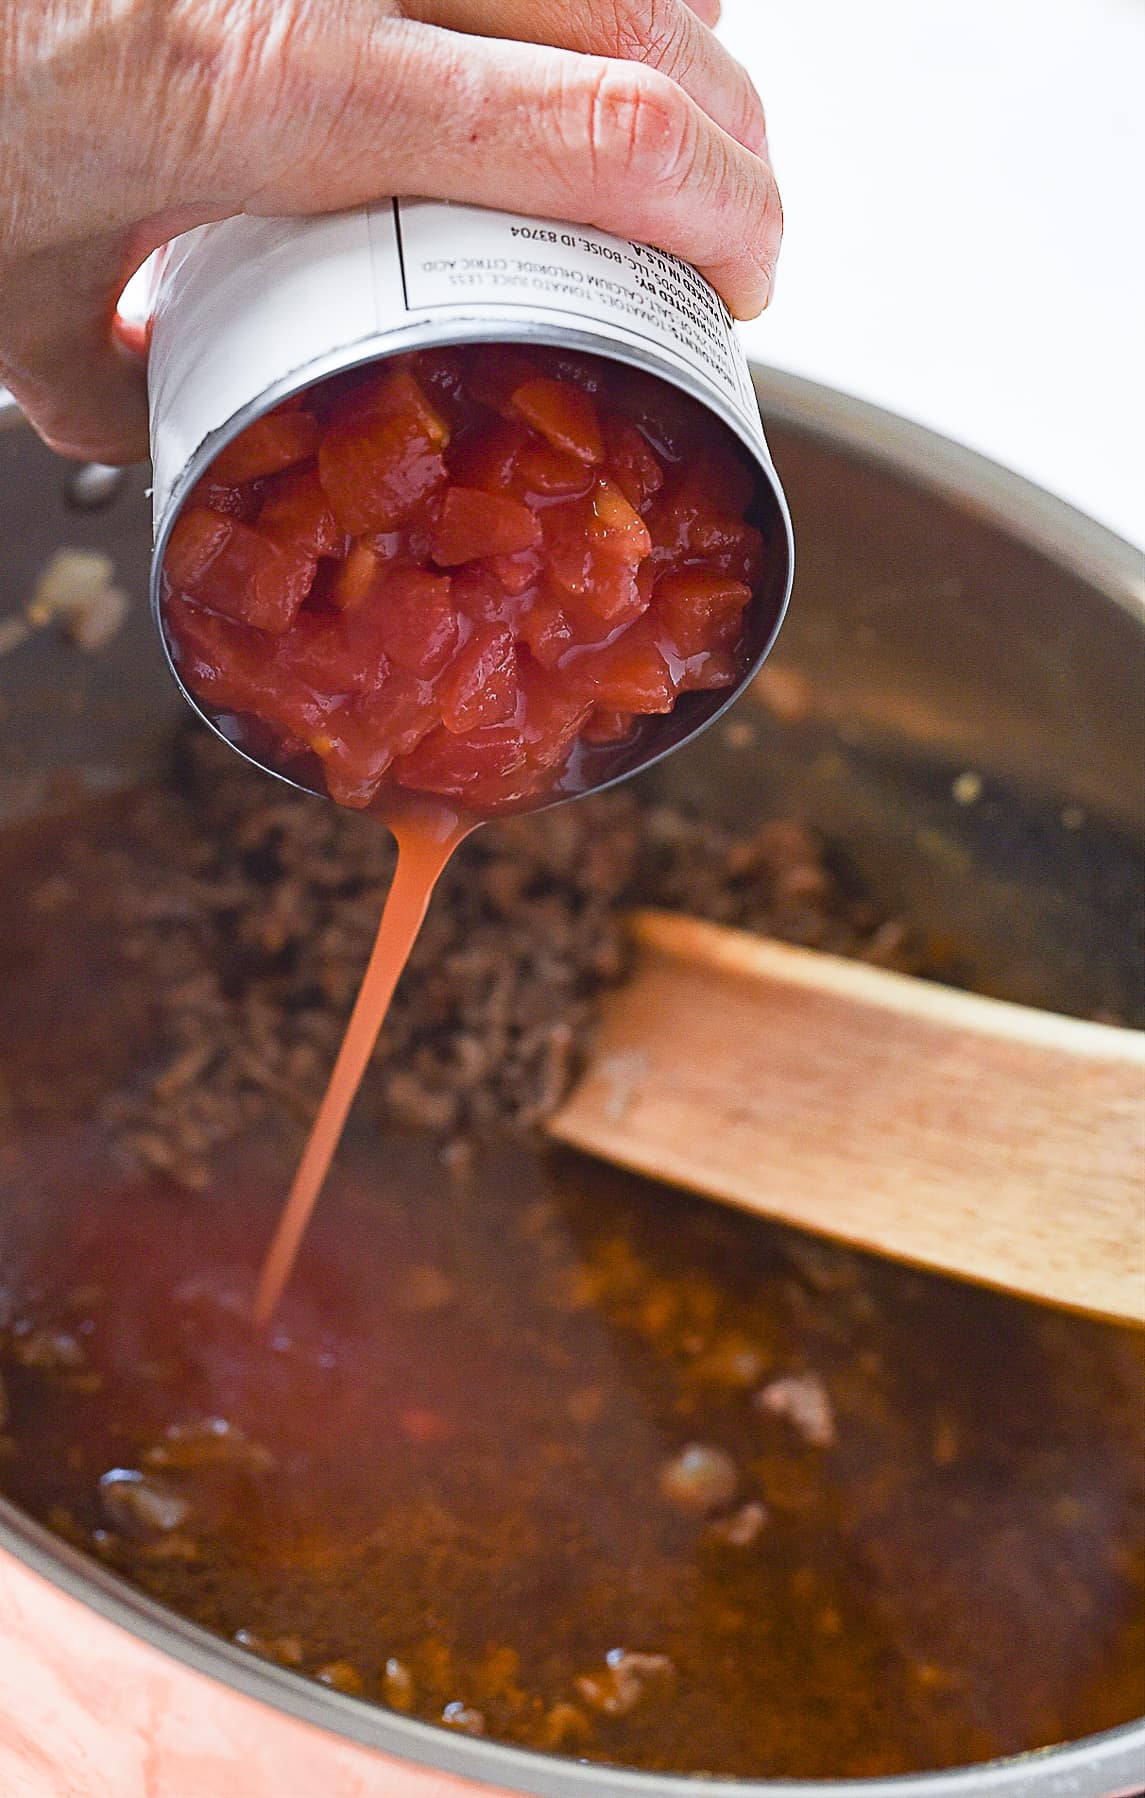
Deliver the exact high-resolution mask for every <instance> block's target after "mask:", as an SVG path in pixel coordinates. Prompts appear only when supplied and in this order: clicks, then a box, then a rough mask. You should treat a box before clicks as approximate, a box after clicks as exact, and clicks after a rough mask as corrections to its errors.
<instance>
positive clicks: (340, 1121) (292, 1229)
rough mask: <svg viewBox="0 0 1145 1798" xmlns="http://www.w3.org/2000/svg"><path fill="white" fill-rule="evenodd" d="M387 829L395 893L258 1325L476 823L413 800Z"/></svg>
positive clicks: (286, 1211) (262, 1281)
mask: <svg viewBox="0 0 1145 1798" xmlns="http://www.w3.org/2000/svg"><path fill="white" fill-rule="evenodd" d="M385 822H386V824H388V826H389V828H390V829H391V830H392V831H393V833H394V836H395V837H396V838H397V844H398V865H397V869H396V871H395V873H394V880H393V885H392V886H391V888H390V891H389V894H388V896H387V898H386V903H385V909H384V910H383V912H382V917H381V923H380V924H379V925H378V934H377V937H376V938H375V941H374V947H373V950H372V951H371V954H370V960H369V963H368V965H367V968H366V972H365V975H364V977H363V980H362V985H361V989H360V991H359V993H358V997H357V999H356V1000H355V1002H354V1009H353V1011H352V1012H351V1014H350V1022H349V1023H348V1025H347V1026H346V1034H345V1036H344V1037H343V1039H342V1046H341V1048H340V1049H339V1051H338V1058H337V1060H336V1061H335V1063H334V1070H333V1072H332V1074H331V1075H330V1081H329V1084H328V1086H327V1088H326V1091H325V1093H324V1094H323V1097H322V1103H321V1105H320V1106H319V1107H318V1113H317V1116H316V1117H315V1119H314V1123H313V1124H312V1126H311V1129H310V1135H309V1137H308V1138H307V1142H306V1147H305V1149H304V1150H303V1152H302V1160H301V1161H300V1162H299V1164H298V1171H297V1173H296V1174H295V1176H294V1181H293V1184H292V1185H291V1188H290V1192H289V1194H288V1195H287V1199H286V1204H285V1205H284V1206H283V1210H282V1215H281V1217H280V1218H279V1221H278V1228H277V1229H276V1231H275V1233H274V1237H273V1239H272V1241H271V1244H270V1247H269V1249H268V1250H267V1254H266V1259H265V1261H264V1262H263V1264H262V1270H261V1273H260V1274H259V1281H258V1289H257V1291H256V1294H255V1301H254V1317H255V1322H256V1323H258V1324H267V1323H269V1321H270V1319H271V1317H272V1316H273V1315H274V1312H275V1309H276V1307H277V1305H278V1302H279V1300H280V1299H281V1297H282V1294H283V1291H284V1289H285V1286H286V1283H287V1281H288V1280H289V1278H290V1275H291V1270H292V1269H293V1267H294V1263H295V1260H296V1258H297V1255H298V1250H299V1246H300V1244H301V1242H302V1238H303V1236H304V1235H305V1233H306V1226H307V1224H308V1223H309V1222H310V1219H311V1216H312V1215H313V1211H314V1207H315V1205H316V1204H317V1202H318V1197H319V1194H320V1193H321V1191H322V1186H323V1183H324V1181H325V1179H326V1176H327V1174H328V1173H329V1171H330V1163H331V1162H332V1161H333V1159H334V1156H335V1154H336V1153H337V1150H338V1143H339V1141H340V1139H341V1136H342V1131H343V1128H344V1127H345V1123H346V1119H347V1117H348V1115H349V1112H350V1107H351V1105H352V1104H353V1103H354V1095H355V1094H356V1093H357V1090H358V1088H359V1086H360V1085H361V1083H362V1076H363V1074H364V1073H365V1071H366V1066H367V1064H368V1062H369V1059H370V1056H371V1055H372V1054H373V1052H374V1045H375V1043H376V1042H377V1040H378V1034H379V1032H380V1030H381V1028H382V1025H383V1024H384V1023H385V1020H386V1013H387V1011H388V1010H389V1008H390V1000H391V999H392V998H393V995H394V988H395V987H396V986H397V984H398V981H399V980H400V979H401V975H402V970H403V969H404V967H405V965H406V962H407V961H408V960H409V957H410V951H411V950H412V949H413V946H414V943H415V942H416V941H417V934H418V931H419V930H420V929H421V925H422V920H423V918H424V917H425V914H426V909H427V907H428V905H429V901H430V898H431V896H432V893H433V889H434V887H435V886H436V885H437V882H438V880H439V878H440V876H441V873H442V870H443V869H444V867H445V865H446V863H447V862H448V860H449V858H450V856H451V855H452V854H453V851H454V850H455V849H456V848H457V846H458V844H459V843H461V842H462V841H463V840H464V839H465V838H466V837H467V836H468V835H469V833H470V831H471V830H474V829H475V828H476V825H477V820H476V819H474V818H472V817H463V816H462V815H461V814H460V813H459V812H457V811H455V810H454V809H453V808H451V807H449V806H447V805H445V804H444V803H440V802H434V801H431V800H415V799H413V798H412V797H411V799H410V800H409V801H408V802H407V803H405V804H403V805H402V806H401V808H400V809H395V810H394V811H393V812H391V813H390V814H389V815H387V817H386V818H385Z"/></svg>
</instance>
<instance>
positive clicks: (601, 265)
mask: <svg viewBox="0 0 1145 1798" xmlns="http://www.w3.org/2000/svg"><path fill="white" fill-rule="evenodd" d="M466 337H470V338H472V339H480V338H501V339H508V340H512V339H518V340H521V341H528V340H529V339H530V338H538V337H543V338H546V339H547V340H548V341H557V342H565V343H568V344H570V345H571V344H574V343H575V344H577V345H578V346H579V347H582V348H588V349H592V348H596V349H599V350H601V351H602V352H604V353H608V351H609V350H610V348H611V349H613V351H614V352H615V353H617V354H619V355H620V356H621V358H622V359H624V360H627V361H632V362H636V363H637V364H640V365H642V366H644V367H647V368H650V369H651V370H652V371H653V372H655V373H659V374H661V375H663V376H665V377H666V378H668V379H669V380H672V379H675V381H676V382H677V384H678V385H680V386H683V387H684V388H685V389H686V390H688V391H690V392H691V393H693V394H694V395H695V396H696V397H697V398H699V399H701V400H704V401H705V402H706V403H707V404H708V405H710V406H711V407H712V409H713V410H714V411H716V412H717V413H718V414H720V416H722V417H723V418H725V419H726V420H727V422H728V423H729V424H731V425H732V426H733V427H734V428H735V429H736V431H737V433H738V434H739V435H740V436H741V437H742V438H743V439H744V440H745V442H746V443H747V444H748V445H749V446H750V447H751V449H752V450H753V452H754V454H755V456H756V458H757V460H758V461H759V462H760V463H762V465H763V467H764V468H765V469H766V470H767V472H768V475H769V477H770V479H771V480H772V482H773V483H774V473H773V471H772V470H771V466H770V460H769V458H768V454H767V447H766V444H765V442H764V437H763V429H762V426H761V424H760V418H759V409H758V406H757V404H756V400H755V394H754V392H753V389H752V384H751V377H750V374H749V372H748V366H747V360H746V358H745V356H744V353H743V349H742V347H741V345H740V342H739V339H738V337H737V336H736V332H735V328H734V325H733V323H732V319H731V315H730V313H729V312H728V310H727V308H726V306H725V305H724V303H723V301H722V300H721V299H720V298H719V296H718V294H716V292H715V291H714V289H713V288H712V287H710V286H709V284H708V283H707V282H706V281H705V280H704V278H703V277H702V276H701V275H699V274H697V272H696V271H695V270H694V269H692V268H690V267H689V266H688V265H687V264H686V263H683V262H681V261H679V260H678V259H677V258H676V257H674V256H669V255H666V254H664V253H663V252H662V251H659V250H653V249H649V248H648V247H647V246H646V245H644V244H636V243H630V242H627V241H625V240H624V239H621V238H616V237H612V236H610V235H609V234H608V233H607V232H604V231H597V230H594V229H591V228H588V227H584V226H569V225H563V224H560V223H555V222H550V221H546V220H539V219H535V218H528V217H525V216H523V215H520V214H515V213H503V212H491V211H487V210H486V209H484V208H482V207H473V206H461V205H456V204H452V203H449V202H444V201H436V200H394V201H389V200H387V201H385V202H382V203H378V204H376V205H372V206H366V207H362V208H360V209H358V210H356V211H354V212H347V213H338V214H334V215H332V216H327V217H319V218H308V219H259V218H249V217H241V218H232V219H227V220H224V221H223V222H221V223H219V224H214V225H204V226H201V227H200V228H199V229H198V230H195V231H190V232H188V233H187V234H186V235H185V236H183V237H180V238H178V239H176V240H175V242H174V243H172V244H170V245H169V246H168V247H167V249H166V250H165V251H163V252H162V253H161V255H160V257H159V258H158V259H157V263H156V273H155V278H154V281H153V305H152V334H151V352H150V359H149V368H148V381H149V387H150V397H151V432H152V459H153V464H154V515H155V527H156V536H157V537H158V536H159V535H160V534H161V531H162V527H163V523H164V521H165V519H166V517H167V513H168V510H169V507H170V505H171V502H172V500H173V499H174V500H176V501H178V500H181V498H182V488H183V486H184V485H185V480H184V477H185V476H187V475H188V474H189V472H190V464H191V461H192V458H194V457H195V456H196V453H197V452H198V451H200V449H202V448H203V446H204V445H206V444H208V440H209V439H211V438H212V437H213V436H214V435H215V434H216V433H222V432H223V431H224V428H225V427H230V428H231V429H234V428H236V427H237V423H245V422H247V420H248V419H249V418H250V417H252V416H254V415H255V413H256V412H257V411H258V410H261V409H262V407H263V406H265V405H268V404H272V403H274V401H275V400H276V399H278V398H280V397H282V396H283V394H284V393H286V392H287V391H289V390H290V389H291V387H292V386H299V385H304V384H306V383H307V382H309V381H311V380H318V379H320V378H321V377H323V376H325V375H328V374H332V373H334V372H336V371H337V370H338V369H339V368H344V367H348V366H350V365H351V364H352V363H354V362H355V361H360V360H365V359H368V358H369V357H371V356H380V355H385V354H386V353H388V352H396V351H399V350H409V349H417V348H420V347H424V346H425V345H427V344H430V343H434V342H442V341H463V340H465V339H466ZM222 441H223V439H222V437H220V438H219V442H220V443H221V442H222ZM211 447H212V449H213V447H214V446H211ZM200 460H201V459H200ZM196 472H197V470H196Z"/></svg>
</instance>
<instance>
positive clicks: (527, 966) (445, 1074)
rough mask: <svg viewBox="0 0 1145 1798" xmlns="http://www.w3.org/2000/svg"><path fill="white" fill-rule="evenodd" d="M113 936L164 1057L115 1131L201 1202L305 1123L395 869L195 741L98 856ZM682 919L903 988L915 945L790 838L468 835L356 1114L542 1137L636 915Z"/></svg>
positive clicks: (590, 812) (383, 849)
mask: <svg viewBox="0 0 1145 1798" xmlns="http://www.w3.org/2000/svg"><path fill="white" fill-rule="evenodd" d="M104 853H105V854H106V856H107V859H108V862H109V864H111V865H109V867H108V869H107V871H106V872H107V879H106V882H105V890H106V891H107V892H108V893H109V895H110V899H109V904H110V906H111V909H112V917H111V919H110V923H111V925H112V927H113V929H114V930H115V932H116V934H117V936H118V938H119V940H120V943H121V946H122V952H123V954H124V955H125V956H126V957H128V958H129V960H130V961H131V962H132V963H133V964H134V965H135V968H136V970H137V972H138V974H139V975H140V977H141V978H142V980H143V981H144V982H145V984H146V987H147V989H148V991H149V993H150V996H151V1001H152V1003H153V1005H154V1007H155V1008H156V1010H157V1013H158V1019H159V1023H160V1028H161V1036H162V1040H163V1041H164V1043H165V1045H166V1052H165V1054H164V1057H163V1059H162V1062H161V1065H159V1066H158V1067H156V1068H154V1069H153V1070H151V1071H150V1072H149V1074H148V1077H147V1079H146V1082H145V1083H143V1084H140V1083H138V1081H137V1082H136V1083H134V1084H133V1085H132V1086H131V1087H130V1088H129V1089H128V1090H126V1091H120V1092H117V1093H116V1094H115V1095H114V1097H113V1098H112V1099H111V1100H110V1102H109V1103H108V1105H107V1107H106V1117H107V1119H108V1120H109V1121H110V1122H112V1123H113V1124H114V1126H115V1129H116V1132H117V1135H118V1138H119V1140H120V1142H121V1144H122V1146H123V1149H124V1152H125V1154H126V1155H127V1156H129V1157H130V1158H132V1159H134V1160H135V1161H136V1162H142V1163H144V1164H147V1165H150V1166H154V1167H162V1168H166V1169H168V1170H169V1171H171V1172H172V1173H173V1174H175V1175H176V1177H178V1178H179V1179H181V1180H182V1181H184V1182H185V1183H187V1184H188V1185H191V1186H201V1185H204V1184H206V1179H207V1171H206V1170H207V1160H208V1157H209V1155H210V1153H211V1151H212V1150H213V1149H215V1148H217V1147H218V1146H219V1145H220V1144H222V1143H224V1142H226V1141H227V1140H229V1139H230V1138H232V1137H233V1136H234V1135H236V1134H237V1133H238V1132H239V1131H240V1130H243V1129H245V1128H247V1127H249V1126H250V1125H252V1124H254V1123H257V1122H258V1121H259V1119H260V1118H261V1117H263V1116H264V1115H265V1114H266V1112H267V1110H268V1109H269V1108H277V1109H281V1108H286V1109H288V1110H289V1111H291V1112H293V1113H294V1114H295V1115H296V1116H297V1118H298V1120H299V1122H300V1123H302V1124H305V1123H307V1122H308V1121H309V1119H310V1117H311V1115H312V1114H313V1111H314V1108H315V1107H316V1105H317V1103H318V1100H319V1098H320V1096H321V1093H322V1090H323V1086H324V1083H325V1080H326V1076H327V1074H328V1072H329V1069H330V1066H331V1063H332V1061H333V1058H334V1055H335V1052H336V1050H337V1047H338V1043H339V1040H340V1038H341V1034H342V1030H343V1027H344V1025H345V1021H346V1018H347V1015H348V1013H349V1009H350V1006H351V1004H352V1002H353V999H354V996H355V993H356V991H357V987H358V982H359V979H360V977H361V973H362V970H363V968H364V966H365V962H366V957H367V955H368V953H369V949H370V946H371V944H372V941H373V937H374V932H375V930H376V927H377V921H378V916H379V913H380V911H381V907H382V903H383V900H384V897H385V893H386V890H387V888H388V885H389V882H390V879H391V876H392V873H393V867H394V857H395V851H394V846H393V842H392V839H391V838H390V836H389V834H388V833H387V832H386V831H384V830H382V829H380V828H379V826H378V825H377V823H376V822H375V821H373V820H372V819H369V818H364V817H361V816H356V815H354V814H352V813H350V812H347V811H343V810H340V809H338V808H337V807H335V806H333V805H331V804H329V802H328V801H324V800H318V799H313V798H309V797H307V796H305V795H303V794H300V793H294V792H291V791H290V790H288V789H286V788H284V787H282V786H280V785H278V784H277V783H274V782H271V781H268V780H267V778H266V776H265V775H262V774H260V773H258V772H257V771H255V770H253V769H251V768H250V767H248V766H247V765H246V764H244V763H243V762H242V761H241V760H239V759H238V758H237V757H236V756H234V755H233V754H232V753H231V752H230V751H229V750H228V749H226V748H225V747H223V746H222V745H220V744H219V743H218V742H216V741H215V740H214V739H213V738H211V737H209V736H208V735H206V734H205V733H203V732H201V731H193V732H189V733H188V734H187V736H186V737H185V738H184V739H183V740H182V742H181V744H180V747H179V753H178V766H177V778H176V779H175V780H174V781H173V782H172V783H170V784H169V785H168V786H166V787H164V788H156V789H151V790H148V791H146V792H141V793H140V794H139V796H138V797H137V799H136V800H135V801H134V802H133V814H132V817H131V821H130V830H129V831H128V832H126V833H125V834H124V836H123V838H122V840H121V842H120V844H118V845H117V846H116V847H115V848H114V849H110V848H109V849H107V850H106V851H105V852H104ZM639 904H651V905H660V906H667V907H672V908H676V909H680V910H684V911H688V912H691V913H692V914H694V915H696V916H700V917H708V918H714V919H717V920H719V921H720V922H723V923H728V924H734V925H739V926H742V927H744V928H747V929H750V930H755V931H761V932H766V933H769V934H773V935H775V936H778V937H781V938H784V939H785V940H787V941H790V942H797V943H804V944H809V945H812V946H814V947H818V948H824V949H830V950H833V951H835V952H837V953H840V954H844V955H858V956H866V957H867V958H869V959H872V960H879V961H882V962H883V963H888V962H889V963H893V965H896V966H899V967H908V966H911V965H913V962H912V954H911V946H910V943H909V941H908V939H907V937H906V933H905V932H904V931H903V930H902V929H901V928H899V927H898V926H894V925H891V926H888V925H887V923H886V922H885V921H884V920H882V919H880V918H879V917H877V916H876V915H875V914H874V913H873V911H872V910H871V908H870V907H869V906H868V905H866V904H865V903H863V902H862V901H856V900H854V899H853V898H851V897H848V896H847V895H845V894H844V892H843V891H842V890H841V888H840V886H839V884H838V882H837V881H836V879H835V878H834V876H833V875H832V873H831V871H830V869H829V867H828V865H827V863H826V861H825V860H824V850H823V845H822V844H821V843H820V842H819V841H818V840H817V839H816V838H814V837H813V836H811V835H810V834H809V833H808V832H807V831H806V830H804V829H803V828H802V827H801V826H800V825H798V824H795V823H792V822H788V821H776V822H773V823H769V824H766V825H765V826H764V827H763V828H762V829H761V830H758V831H756V832H755V833H754V834H752V835H750V836H747V837H741V836H736V835H734V834H733V833H731V832H729V831H727V830H725V829H722V828H720V827H718V826H715V825H712V824H710V823H707V822H705V821H704V820H702V819H697V818H694V817H689V816H687V815H685V814H684V813H682V812H680V811H678V810H676V809H674V808H671V807H667V806H664V805H658V804H648V803H641V802H640V801H639V800H638V799H637V798H636V797H634V796H633V794H632V793H631V792H630V791H624V790H621V791H617V792H613V793H607V794H600V795H597V796H595V797H590V798H587V799H582V800H579V801H578V802H577V803H576V804H572V805H566V806H561V807H558V808H556V809H554V810H552V811H550V812H545V813H542V814H540V815H538V816H535V817H521V818H515V819H509V820H507V821H504V822H501V823H499V824H497V825H493V826H489V827H487V828H485V829H483V830H481V831H478V832H477V833H476V835H475V836H473V837H472V838H471V839H470V840H469V841H468V842H466V843H465V844H464V845H463V847H462V848H461V850H460V851H459V853H458V854H457V855H456V857H455V858H454V860H453V862H452V864H451V865H450V867H449V868H448V869H447V871H446V873H445V875H444V877H443V879H442V882H441V886H440V888H439V890H438V892H437V894H436V896H435V898H434V901H433V905H432V907H431V909H430V914H429V917H428V919H427V921H426V924H425V927H424V930H423V932H422V935H421V938H420V940H419V942H418V944H417V947H416V948H415V950H414V953H413V957H412V959H411V962H410V966H409V969H408V971H407V973H406V976H405V978H404V979H403V981H402V983H401V985H400V986H399V988H398V992H397V996H396V998H395V1001H394V1004H393V1007H392V1010H391V1013H390V1016H389V1018H388V1020H387V1023H386V1027H385V1031H384V1033H383V1035H382V1038H381V1041H380V1043H379V1046H378V1050H377V1053H376V1056H375V1063H374V1068H373V1070H372V1073H371V1077H370V1079H369V1080H368V1082H367V1085H366V1087H365V1089H364V1093H363V1103H365V1104H367V1105H372V1106H374V1107H375V1108H376V1109H377V1110H378V1112H379V1114H380V1115H384V1116H386V1117H388V1118H389V1119H391V1120H397V1121H400V1122H402V1123H408V1124H414V1125H418V1126H421V1127H423V1128H428V1129H430V1130H433V1131H435V1132H438V1133H440V1134H441V1136H442V1137H443V1138H444V1139H445V1140H446V1141H448V1142H449V1143H451V1145H452V1153H454V1154H459V1153H462V1152H463V1145H464V1142H465V1139H466V1138H467V1137H470V1136H472V1135H474V1134H477V1135H481V1134H484V1133H486V1132H488V1131H490V1130H504V1129H505V1128H509V1129H511V1130H529V1129H531V1128H534V1127H535V1126H537V1125H538V1124H539V1123H540V1122H542V1121H543V1119H544V1118H545V1117H546V1116H547V1115H548V1114H549V1113H550V1112H551V1111H552V1110H553V1109H554V1108H555V1106H556V1105H557V1104H559V1102H560V1100H561V1099H562V1098H563V1096H564V1095H565V1093H566V1092H567V1090H568V1088H569V1086H570V1084H571V1082H572V1080H573V1079H574V1078H575V1075H576V1073H577V1070H578V1068H579V1066H580V1065H581V1062H582V1060H583V1057H584V1053H585V1049H586V1045H587V1043H588V1041H589V1038H590V1034H591V1031H592V1028H593V1023H594V1019H595V1016H596V1010H597V1004H598V1001H599V998H600V995H601V994H602V992H603V991H604V990H605V989H606V988H607V987H608V986H610V985H612V984H613V983H615V982H616V981H618V980H620V979H622V978H623V975H624V971H625V966H626V961H627V955H628V949H627V938H626V930H625V915H626V913H627V912H628V910H629V909H630V908H631V907H632V906H634V905H639Z"/></svg>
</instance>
